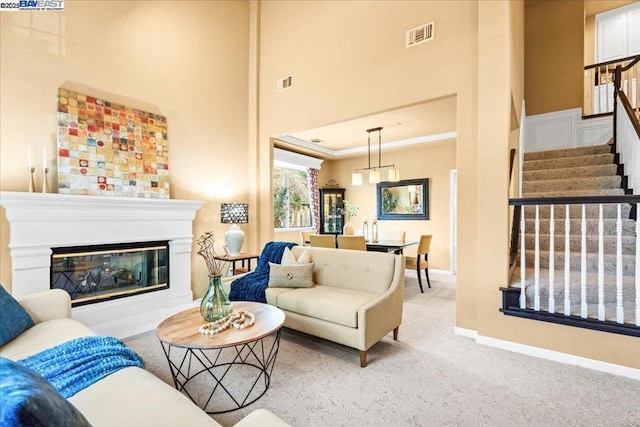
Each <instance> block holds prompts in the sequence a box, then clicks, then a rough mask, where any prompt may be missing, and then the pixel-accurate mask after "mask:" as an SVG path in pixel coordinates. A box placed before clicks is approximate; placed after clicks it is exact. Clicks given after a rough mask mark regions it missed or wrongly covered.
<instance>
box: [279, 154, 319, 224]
mask: <svg viewBox="0 0 640 427" xmlns="http://www.w3.org/2000/svg"><path fill="white" fill-rule="evenodd" d="M273 157H274V164H273V218H274V224H275V229H276V230H286V229H291V228H311V227H313V217H314V215H316V216H317V215H318V213H317V212H314V208H313V206H316V208H315V211H317V210H318V208H317V206H318V203H319V202H318V195H317V194H315V195H312V194H311V193H312V191H311V189H310V188H309V186H310V185H312V184H310V182H315V183H316V184H313V188H317V175H315V174H317V170H319V169H320V167H321V165H322V160H320V159H316V158H314V157H309V156H305V155H304V154H299V153H294V152H291V151H286V150H282V149H279V148H274V156H273ZM309 169H311V170H312V171H313V172H314V175H313V176H314V177H315V179H308V178H309V177H308V176H307V171H308V170H309ZM316 193H317V191H316Z"/></svg>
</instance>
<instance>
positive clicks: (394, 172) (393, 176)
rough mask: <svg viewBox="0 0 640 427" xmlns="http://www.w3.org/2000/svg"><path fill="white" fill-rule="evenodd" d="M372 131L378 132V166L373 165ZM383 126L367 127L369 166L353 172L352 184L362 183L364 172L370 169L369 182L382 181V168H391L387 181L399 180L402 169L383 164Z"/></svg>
mask: <svg viewBox="0 0 640 427" xmlns="http://www.w3.org/2000/svg"><path fill="white" fill-rule="evenodd" d="M371 132H378V166H371ZM381 157H382V127H377V128H371V129H367V158H368V161H369V163H368V166H367V167H366V168H360V169H356V171H355V172H354V173H353V174H351V185H362V172H361V171H369V184H377V183H379V182H380V169H384V168H391V169H389V170H388V172H387V181H392V182H395V181H399V180H400V171H398V169H396V165H393V164H392V165H384V166H383V165H382V164H381Z"/></svg>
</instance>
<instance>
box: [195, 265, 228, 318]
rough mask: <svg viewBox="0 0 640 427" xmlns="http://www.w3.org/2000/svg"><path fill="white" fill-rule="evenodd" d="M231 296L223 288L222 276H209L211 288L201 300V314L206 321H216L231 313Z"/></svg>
mask: <svg viewBox="0 0 640 427" xmlns="http://www.w3.org/2000/svg"><path fill="white" fill-rule="evenodd" d="M229 306H230V302H229V297H228V296H227V294H226V292H225V291H224V289H223V288H222V276H209V290H208V291H207V293H206V294H205V295H204V296H203V297H202V301H201V302H200V314H201V315H202V318H203V319H204V320H205V322H215V321H216V320H220V319H222V318H223V317H225V316H227V315H228V314H229Z"/></svg>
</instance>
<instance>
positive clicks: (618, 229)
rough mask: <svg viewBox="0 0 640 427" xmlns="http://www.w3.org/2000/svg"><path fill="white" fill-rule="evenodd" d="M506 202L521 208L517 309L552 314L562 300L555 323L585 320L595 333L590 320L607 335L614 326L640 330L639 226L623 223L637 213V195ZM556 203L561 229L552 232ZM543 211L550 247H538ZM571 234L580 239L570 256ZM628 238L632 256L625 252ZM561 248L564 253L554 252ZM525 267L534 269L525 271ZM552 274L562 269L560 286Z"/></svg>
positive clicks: (554, 227)
mask: <svg viewBox="0 0 640 427" xmlns="http://www.w3.org/2000/svg"><path fill="white" fill-rule="evenodd" d="M510 203H511V204H514V205H517V206H518V207H520V208H521V217H520V227H519V228H520V236H519V237H520V239H519V244H520V284H521V286H520V290H519V306H520V309H523V310H531V311H532V312H535V313H542V314H544V313H548V314H549V315H556V311H559V310H556V300H557V299H558V298H559V297H560V296H562V302H560V301H558V302H559V303H560V304H561V305H563V306H564V309H563V310H562V313H558V314H557V316H559V317H558V318H559V319H560V318H570V321H571V322H573V323H572V324H575V322H576V319H585V320H587V321H588V322H589V326H585V327H590V328H594V326H593V325H594V323H593V321H596V320H597V321H599V322H602V323H603V324H606V328H604V329H603V330H609V329H610V328H611V327H612V326H611V325H612V324H617V325H619V326H620V327H622V328H629V327H631V328H634V327H637V326H640V221H635V224H634V227H631V225H632V224H633V222H632V220H631V219H625V218H623V216H625V217H626V216H627V215H628V214H629V212H632V211H633V209H630V208H631V207H633V205H635V209H638V210H639V211H640V196H638V195H625V196H592V197H567V198H548V199H544V198H542V199H514V200H512V201H511V202H510ZM556 204H559V205H560V206H561V205H562V204H564V205H565V209H564V227H563V229H562V228H559V229H556V225H555V221H556V217H555V206H554V205H556ZM570 205H579V206H580V208H579V209H577V210H574V211H573V212H574V213H575V214H577V215H576V216H574V217H572V216H571V215H572V209H571V206H570ZM541 206H548V208H549V226H548V227H549V228H548V238H549V243H548V247H547V244H546V242H545V243H544V245H543V244H542V238H543V236H544V234H543V233H546V232H547V229H546V221H547V220H546V218H545V219H544V220H542V219H541V212H542V209H541ZM529 207H531V208H533V209H529ZM605 207H606V208H607V209H606V211H607V215H606V216H605ZM525 208H527V209H525ZM525 210H526V212H528V218H527V215H525ZM623 212H625V214H624V215H623ZM587 214H588V215H587ZM558 220H562V219H561V218H558ZM543 228H544V229H543ZM563 232H564V235H563ZM526 233H530V234H529V238H531V237H533V241H532V242H530V243H529V245H530V246H529V249H528V251H527V247H526V241H527V238H526V237H525V234H526ZM634 234H635V236H634ZM572 235H573V236H574V238H576V237H577V238H578V240H580V247H579V248H578V247H577V246H576V247H575V248H574V252H572V251H571V249H572V244H571V236H572ZM632 236H633V239H634V240H635V246H636V247H635V251H630V250H629V249H630V248H629V247H628V245H629V240H630V238H631V237H632ZM545 238H546V236H545ZM556 240H558V241H557V242H556ZM556 243H558V245H559V246H556ZM562 246H564V251H562V250H558V251H556V249H557V248H560V247H562ZM545 251H546V252H548V262H547V260H546V259H545V255H544V252H545ZM633 252H635V255H634V253H633ZM525 254H527V255H525ZM556 257H559V259H562V258H564V263H557V261H556ZM631 257H633V258H635V259H633V258H631ZM596 263H597V265H596ZM613 264H615V265H613ZM527 266H529V267H530V268H531V267H533V270H531V269H530V270H528V271H527ZM544 268H548V270H549V272H548V275H547V274H543V269H544ZM634 268H635V270H634ZM556 269H558V273H560V272H561V271H562V270H563V269H564V271H563V273H564V283H563V286H556V283H555V280H556ZM572 272H573V274H572ZM528 275H529V276H528ZM531 276H532V277H531ZM631 277H633V279H632V278H631ZM547 278H548V281H547V280H546V279H547ZM576 279H577V280H576ZM614 279H615V280H614ZM572 280H574V282H572ZM633 290H635V293H634V292H633ZM545 292H548V297H547V296H545V300H546V301H545V303H546V304H541V296H542V295H543V294H544V293H545ZM572 292H573V293H575V292H578V294H579V295H578V294H574V295H572ZM572 309H573V310H574V312H573V313H572ZM596 329H597V328H596ZM633 334H638V336H640V331H638V330H637V329H636V331H635V332H633V333H632V335H633Z"/></svg>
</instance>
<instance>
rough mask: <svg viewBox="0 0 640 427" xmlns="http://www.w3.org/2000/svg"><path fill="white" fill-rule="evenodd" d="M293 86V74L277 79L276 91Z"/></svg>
mask: <svg viewBox="0 0 640 427" xmlns="http://www.w3.org/2000/svg"><path fill="white" fill-rule="evenodd" d="M292 86H293V74H290V75H288V76H287V77H283V78H281V79H278V92H282V91H283V90H286V89H289V88H291V87H292Z"/></svg>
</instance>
